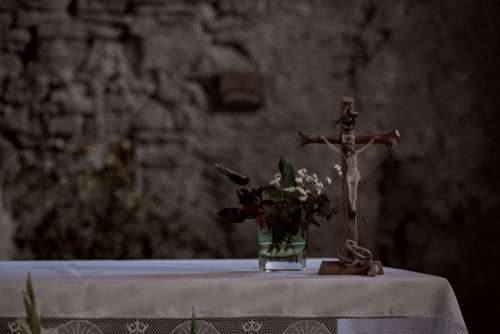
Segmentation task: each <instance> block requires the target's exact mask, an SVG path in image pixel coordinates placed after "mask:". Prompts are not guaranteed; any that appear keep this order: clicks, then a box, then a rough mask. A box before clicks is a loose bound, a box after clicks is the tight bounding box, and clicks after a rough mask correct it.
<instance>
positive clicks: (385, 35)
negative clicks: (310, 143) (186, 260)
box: [0, 0, 500, 332]
mask: <svg viewBox="0 0 500 334" xmlns="http://www.w3.org/2000/svg"><path fill="white" fill-rule="evenodd" d="M499 9H500V8H499V6H498V4H497V3H495V2H493V1H489V2H480V3H473V2H467V1H441V2H431V1H429V2H427V1H423V2H422V1H418V2H412V1H398V2H389V1H369V0H358V1H350V2H341V1H329V0H309V1H306V0H297V1H284V0H281V1H280V0H252V1H250V0H233V1H230V0H218V1H216V0H213V1H209V0H206V1H194V0H192V1H173V0H168V1H167V0H153V1H149V0H148V1H139V0H137V1H135V0H113V1H110V0H106V1H105V0H100V1H99V0H73V1H69V0H58V1H55V0H23V1H7V0H2V1H0V181H1V187H0V195H1V196H0V199H1V204H0V227H1V234H0V251H1V256H0V257H1V258H8V257H12V258H131V257H132V258H142V257H147V258H149V257H154V258H173V257H251V256H255V252H256V247H255V235H256V233H255V226H253V225H252V224H244V225H238V226H228V225H225V224H222V223H221V222H219V221H218V220H217V219H216V218H215V215H214V213H215V212H216V210H217V209H218V208H221V207H224V206H227V205H231V204H235V200H236V199H235V196H234V190H235V189H234V187H233V186H232V185H230V184H229V183H228V182H226V180H225V179H224V178H222V177H221V176H220V175H218V174H217V173H216V171H215V170H214V168H213V167H212V164H213V163H214V162H218V163H222V164H223V165H226V166H227V167H230V168H232V169H236V170H239V171H241V172H243V173H245V174H247V175H249V176H251V178H252V180H253V181H254V182H255V183H262V182H266V181H267V180H268V179H269V178H270V177H271V175H273V174H274V173H275V172H276V167H277V166H276V165H277V160H278V158H279V157H280V156H284V157H286V158H288V159H289V160H292V161H294V162H295V163H296V164H297V165H300V166H305V167H307V168H309V169H313V170H316V171H317V172H318V173H319V174H320V175H323V176H324V175H326V174H327V173H331V172H332V165H333V163H335V162H338V160H339V159H338V157H336V156H334V155H332V154H331V151H329V150H328V149H327V148H326V147H306V148H303V149H299V148H298V147H297V146H296V143H295V132H296V131H297V130H304V131H311V132H312V131H321V132H325V133H326V132H332V131H336V130H333V129H332V123H331V122H330V121H331V120H333V119H334V118H335V117H336V116H337V114H338V109H337V108H338V106H339V100H340V97H341V96H342V95H351V96H353V97H354V98H355V99H356V108H357V110H358V111H359V112H360V126H359V128H360V130H359V132H379V131H386V130H392V129H394V128H399V129H400V131H401V133H402V136H403V139H402V142H401V145H400V146H399V147H397V148H396V149H395V150H390V149H387V148H384V147H379V148H375V147H372V148H370V149H369V150H367V151H365V152H364V153H363V155H362V156H361V158H360V160H361V161H360V163H361V173H362V176H363V183H362V185H361V214H362V218H361V219H360V225H361V240H362V241H363V243H364V244H365V245H368V246H369V247H370V248H372V249H374V250H375V252H376V253H377V255H378V256H379V257H380V258H381V259H382V260H383V262H384V263H385V264H386V265H390V266H398V267H404V268H408V269H413V270H419V271H424V272H428V273H435V274H438V275H444V276H446V277H447V278H448V279H449V280H450V281H451V283H452V284H453V286H454V288H455V289H456V292H457V295H458V298H459V301H460V302H461V305H462V308H463V311H464V314H465V318H466V322H467V323H468V325H469V327H470V329H471V331H472V332H480V331H481V329H482V330H483V331H484V330H485V329H486V328H487V327H488V323H487V321H485V320H484V319H488V316H491V315H492V313H491V312H492V310H495V309H498V303H497V301H498V300H500V295H499V293H500V292H499V291H500V290H498V289H496V288H495V286H496V279H495V276H494V273H493V272H492V270H493V269H490V268H494V267H495V266H496V264H497V263H498V261H499V260H500V259H499V256H498V251H496V250H495V248H494V247H495V245H496V239H497V236H498V230H499V228H498V227H497V226H496V220H497V211H498V210H497V209H498V207H499V204H500V203H499V195H498V189H500V184H498V183H499V181H498V180H499V178H498V172H497V162H498V160H499V159H498V157H497V156H498V145H497V143H498V140H496V139H493V138H495V136H496V135H497V134H496V132H497V131H496V130H497V128H498V119H499V117H498V116H497V114H498V112H497V110H499V108H498V107H499V102H498V101H499V100H498V98H497V96H496V95H497V90H498V88H499V85H498V79H497V76H498V63H499V61H498V59H499V56H500V55H499V42H498V40H499V39H498V36H499V33H500V29H499V28H500V27H499V23H498V22H499V21H498V20H497V17H496V16H497V15H498V13H499ZM241 71H243V72H244V73H246V74H248V75H250V77H253V78H255V77H258V78H259V82H260V83H261V87H260V92H252V93H255V94H257V95H255V96H250V97H251V98H256V97H259V95H258V94H262V105H261V106H260V107H258V108H256V107H255V106H254V107H252V108H237V107H229V108H228V107H227V106H226V107H224V106H221V104H220V102H221V101H224V97H223V96H221V94H222V93H224V92H221V89H220V88H221V86H220V80H221V78H224V75H226V74H227V73H234V72H241ZM254 88H255V87H253V88H252V89H254ZM243 93H245V94H247V93H248V92H243ZM259 98H260V97H259ZM335 191H337V193H338V189H337V190H334V192H335ZM341 233H342V227H341V224H340V218H339V219H338V220H337V222H333V223H331V224H330V225H326V226H325V227H323V230H321V233H320V230H313V231H312V237H311V240H312V249H311V254H312V255H316V256H319V255H322V256H332V255H334V254H335V253H336V250H337V249H338V247H340V245H339V243H338V242H339V240H340V239H341ZM487 287H490V288H487ZM490 301H491V302H490ZM478 305H480V306H481V307H478Z"/></svg>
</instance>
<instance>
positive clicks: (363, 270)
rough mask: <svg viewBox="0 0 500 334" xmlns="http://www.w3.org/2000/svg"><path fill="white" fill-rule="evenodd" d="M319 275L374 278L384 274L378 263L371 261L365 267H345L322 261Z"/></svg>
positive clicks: (338, 262)
mask: <svg viewBox="0 0 500 334" xmlns="http://www.w3.org/2000/svg"><path fill="white" fill-rule="evenodd" d="M319 274H320V275H363V276H376V275H383V274H384V267H383V266H382V262H380V261H372V262H371V263H370V264H366V265H354V266H347V265H345V264H344V263H342V262H340V261H338V260H337V261H322V262H321V265H320V267H319Z"/></svg>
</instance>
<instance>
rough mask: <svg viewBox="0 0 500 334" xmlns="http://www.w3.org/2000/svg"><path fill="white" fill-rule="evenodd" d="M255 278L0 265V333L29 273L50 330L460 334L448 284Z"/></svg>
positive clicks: (12, 318)
mask: <svg viewBox="0 0 500 334" xmlns="http://www.w3.org/2000/svg"><path fill="white" fill-rule="evenodd" d="M320 262H321V260H320V259H309V260H308V263H307V270H306V271H303V272H279V273H264V272H259V271H258V269H257V267H258V264H257V260H165V261H163V260H141V261H0V334H4V333H5V334H20V333H21V332H20V329H19V328H18V326H17V323H16V319H19V318H23V317H25V312H24V306H23V302H22V291H23V290H25V279H26V276H27V273H28V272H31V275H32V279H33V285H34V289H35V294H36V297H37V299H39V300H40V301H41V303H42V317H43V326H44V327H45V328H51V329H52V331H51V332H53V333H59V334H70V333H71V334H102V333H113V334H114V333H117V334H119V333H124V334H160V333H162V334H181V333H182V334H188V333H190V321H191V317H192V310H193V309H194V312H195V314H196V318H197V321H196V322H197V326H198V333H200V334H201V333H203V334H219V333H220V334H237V333H242V334H270V333H273V334H294V333H297V334H299V333H300V334H313V333H314V334H335V333H341V334H344V333H356V334H361V333H363V334H367V333H381V334H382V333H383V334H396V333H398V334H400V333H401V334H416V333H418V334H424V333H425V334H448V333H449V334H465V333H467V329H466V326H465V323H464V320H463V318H462V315H461V312H460V308H459V305H458V303H457V300H456V298H455V295H454V293H453V290H452V288H451V286H450V284H449V283H448V281H447V280H446V279H444V278H441V277H436V276H431V275H425V274H420V273H416V272H410V271H405V270H399V269H392V268H385V269H384V270H385V275H384V276H377V277H360V276H319V275H318V274H317V271H318V267H319V264H320Z"/></svg>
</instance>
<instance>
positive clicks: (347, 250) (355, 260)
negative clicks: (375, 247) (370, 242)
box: [338, 239, 373, 267]
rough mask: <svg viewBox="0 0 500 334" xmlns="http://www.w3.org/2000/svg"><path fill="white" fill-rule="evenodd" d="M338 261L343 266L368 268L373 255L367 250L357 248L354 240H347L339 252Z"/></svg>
mask: <svg viewBox="0 0 500 334" xmlns="http://www.w3.org/2000/svg"><path fill="white" fill-rule="evenodd" d="M338 256H339V260H340V262H342V263H343V264H344V265H346V266H348V267H351V266H358V265H359V266H368V265H370V264H371V263H372V259H373V255H372V252H370V250H369V249H368V248H364V247H361V246H359V245H358V244H357V243H356V242H355V241H354V240H351V239H347V240H346V241H345V245H344V247H343V248H342V249H341V250H340V251H339V254H338Z"/></svg>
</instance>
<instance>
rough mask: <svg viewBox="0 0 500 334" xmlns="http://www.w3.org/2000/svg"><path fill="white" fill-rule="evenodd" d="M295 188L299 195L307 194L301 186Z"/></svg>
mask: <svg viewBox="0 0 500 334" xmlns="http://www.w3.org/2000/svg"><path fill="white" fill-rule="evenodd" d="M295 190H297V191H298V192H299V193H300V194H301V195H303V196H307V192H306V191H305V190H304V188H302V187H295Z"/></svg>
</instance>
